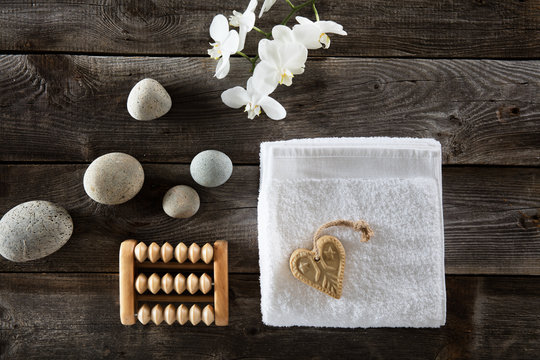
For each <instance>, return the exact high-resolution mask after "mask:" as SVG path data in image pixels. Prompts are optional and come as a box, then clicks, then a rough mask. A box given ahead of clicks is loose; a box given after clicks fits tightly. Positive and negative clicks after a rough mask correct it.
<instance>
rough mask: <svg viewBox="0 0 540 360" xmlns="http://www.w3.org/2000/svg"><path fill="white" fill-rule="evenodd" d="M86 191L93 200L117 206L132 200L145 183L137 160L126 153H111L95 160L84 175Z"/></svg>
mask: <svg viewBox="0 0 540 360" xmlns="http://www.w3.org/2000/svg"><path fill="white" fill-rule="evenodd" d="M83 182H84V190H85V191H86V193H87V194H88V196H90V198H92V200H94V201H97V202H98V203H101V204H105V205H117V204H122V203H125V202H126V201H128V200H130V199H132V198H133V197H134V196H135V195H137V193H138V192H139V191H140V190H141V188H142V186H143V183H144V171H143V168H142V166H141V164H140V163H139V161H137V159H135V158H134V157H133V156H131V155H128V154H124V153H109V154H105V155H103V156H100V157H98V158H97V159H95V160H94V161H93V162H92V163H91V164H90V166H89V167H88V169H86V172H85V173H84V180H83Z"/></svg>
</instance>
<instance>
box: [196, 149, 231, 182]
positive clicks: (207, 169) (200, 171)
mask: <svg viewBox="0 0 540 360" xmlns="http://www.w3.org/2000/svg"><path fill="white" fill-rule="evenodd" d="M189 170H190V172H191V176H192V177H193V180H195V181H196V182H197V184H199V185H202V186H205V187H216V186H220V185H223V184H225V183H226V182H227V180H229V178H230V177H231V174H232V171H233V164H232V161H231V159H230V158H229V157H228V156H227V155H226V154H224V153H222V152H221V151H217V150H205V151H203V152H200V153H198V154H197V155H196V156H195V157H194V158H193V160H192V161H191V165H190V167H189Z"/></svg>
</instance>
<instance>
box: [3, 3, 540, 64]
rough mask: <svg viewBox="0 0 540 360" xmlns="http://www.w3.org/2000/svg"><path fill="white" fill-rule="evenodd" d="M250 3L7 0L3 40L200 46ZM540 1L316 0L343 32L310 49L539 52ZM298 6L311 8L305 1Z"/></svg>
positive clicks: (177, 49) (9, 45)
mask: <svg viewBox="0 0 540 360" xmlns="http://www.w3.org/2000/svg"><path fill="white" fill-rule="evenodd" d="M247 3H248V0H232V1H231V0H216V1H203V2H201V1H189V0H181V1H169V0H154V1H151V2H150V1H123V2H115V1H106V0H99V1H92V2H88V1H80V0H79V1H69V2H65V1H58V0H56V1H32V2H29V1H22V2H21V1H13V0H9V1H3V2H2V5H1V8H0V24H1V28H2V32H1V34H0V50H9V51H34V52H36V51H57V52H58V51H59V52H91V53H114V54H169V55H206V49H207V47H208V42H209V40H210V38H209V35H208V27H209V24H210V22H211V20H212V17H213V16H214V15H215V14H217V13H224V14H225V15H226V16H229V15H230V14H231V13H232V10H233V9H236V10H240V11H243V10H244V8H245V7H246V6H247ZM259 3H261V2H259ZM297 3H300V1H297ZM539 5H540V3H539V2H538V0H532V1H531V0H529V1H507V0H496V1H468V0H455V1H443V0H438V1H429V0H410V1H407V2H406V3H402V2H389V1H385V0H372V1H369V2H358V1H354V0H342V1H340V2H338V3H336V2H335V1H318V2H317V6H318V8H319V12H320V14H321V16H322V18H324V19H332V20H335V21H337V22H339V23H341V24H343V26H344V27H345V29H346V30H347V31H348V33H349V35H348V36H347V37H343V38H339V40H336V41H333V42H332V46H331V48H330V50H329V51H328V52H324V51H314V52H313V54H315V55H318V56H320V55H324V54H331V55H344V56H412V57H466V58H479V57H480V58H537V57H538V56H539V55H540V41H539V40H540V35H539V31H538V30H539V29H540V28H539V21H538V20H539V18H540V10H539V8H540V6H539ZM288 11H289V9H288V6H287V5H286V4H285V2H284V1H279V2H278V3H277V4H276V5H275V6H274V8H273V9H272V11H271V12H270V13H268V14H267V15H265V16H264V17H263V18H262V19H261V20H258V21H257V24H258V26H259V27H261V28H263V29H265V30H267V31H269V30H270V28H271V26H272V25H273V24H276V23H278V22H280V21H281V20H282V19H283V18H284V17H285V16H286V15H287V13H288ZM300 15H303V16H307V17H311V18H313V14H312V12H311V10H310V9H309V8H307V9H305V10H303V11H302V12H300ZM292 23H293V21H291V22H290V24H292ZM259 39H260V35H259V34H257V33H255V32H254V34H252V35H251V36H250V37H249V38H248V42H247V43H248V46H247V51H248V52H251V53H253V52H254V51H255V44H256V42H257V41H258V40H259Z"/></svg>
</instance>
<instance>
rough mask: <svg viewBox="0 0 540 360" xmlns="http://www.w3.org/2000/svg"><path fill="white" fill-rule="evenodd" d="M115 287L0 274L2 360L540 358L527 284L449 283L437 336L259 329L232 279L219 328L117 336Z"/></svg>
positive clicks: (253, 300) (250, 302)
mask: <svg viewBox="0 0 540 360" xmlns="http://www.w3.org/2000/svg"><path fill="white" fill-rule="evenodd" d="M117 284H118V276H117V275H112V274H111V275H109V274H0V319H1V320H0V358H6V359H37V358H41V357H42V356H43V355H44V354H46V356H47V357H53V358H62V359H64V358H77V359H95V358H111V359H116V358H126V357H129V358H137V359H138V358H140V359H147V358H155V359H161V358H170V357H171V356H173V355H174V356H185V357H188V358H189V359H208V358H219V359H238V358H244V359H245V358H249V359H307V358H309V359H312V358H314V357H315V358H322V359H324V358H333V356H335V355H336V354H339V356H340V358H342V359H353V358H354V359H358V358H369V359H389V358H399V359H466V358H474V359H490V360H491V359H536V358H537V355H538V352H540V343H539V342H538V341H537V339H538V337H539V336H540V315H539V314H538V308H539V307H540V283H539V282H538V281H537V280H536V279H534V278H523V277H511V278H507V277H488V278H485V277H460V276H447V278H446V285H447V299H448V300H447V302H448V306H447V307H448V311H447V324H446V325H445V326H444V327H442V328H437V329H405V328H402V329H368V330H363V329H337V328H309V327H294V328H277V327H268V326H265V325H263V324H262V322H261V315H260V308H259V306H260V305H259V304H260V290H259V281H258V275H232V276H231V282H230V284H231V290H230V293H231V318H230V320H231V321H230V325H229V326H227V327H217V326H211V327H207V326H205V325H202V324H201V325H200V326H197V327H193V326H191V325H184V326H180V325H178V324H175V325H173V326H168V325H164V324H162V325H160V326H159V327H156V326H155V325H152V324H149V325H146V326H143V325H141V324H138V323H137V324H135V325H133V326H122V325H121V324H120V320H119V316H118V285H117ZM30 294H31V295H30ZM70 304H77V306H70ZM75 349H76V351H75Z"/></svg>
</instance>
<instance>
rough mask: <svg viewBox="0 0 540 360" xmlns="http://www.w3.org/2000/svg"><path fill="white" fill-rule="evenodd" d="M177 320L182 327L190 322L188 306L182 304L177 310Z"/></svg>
mask: <svg viewBox="0 0 540 360" xmlns="http://www.w3.org/2000/svg"><path fill="white" fill-rule="evenodd" d="M176 320H177V321H178V323H179V324H180V325H184V324H185V323H187V322H188V320H189V309H188V307H187V306H186V305H184V304H182V305H180V306H179V307H178V309H177V310H176Z"/></svg>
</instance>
